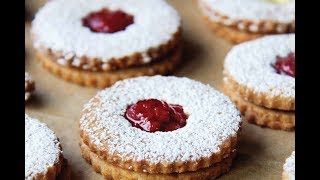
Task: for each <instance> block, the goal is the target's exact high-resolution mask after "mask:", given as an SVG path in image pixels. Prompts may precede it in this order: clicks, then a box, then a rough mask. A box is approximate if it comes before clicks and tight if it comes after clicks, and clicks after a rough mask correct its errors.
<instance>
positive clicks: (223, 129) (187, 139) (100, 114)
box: [80, 76, 241, 176]
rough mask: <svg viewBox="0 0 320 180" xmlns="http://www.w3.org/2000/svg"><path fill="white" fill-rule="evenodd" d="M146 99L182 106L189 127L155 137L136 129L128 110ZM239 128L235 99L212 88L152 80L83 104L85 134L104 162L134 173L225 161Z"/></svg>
mask: <svg viewBox="0 0 320 180" xmlns="http://www.w3.org/2000/svg"><path fill="white" fill-rule="evenodd" d="M199 94H200V96H199ZM145 99H157V100H162V101H165V102H167V103H168V104H169V103H170V104H174V105H175V106H178V105H179V106H181V107H183V109H184V110H185V112H186V113H187V114H188V119H187V123H186V125H185V126H184V127H182V128H179V129H176V130H174V131H169V132H161V131H156V132H152V133H151V132H146V131H144V130H141V129H139V128H136V127H133V126H132V124H131V123H130V122H129V121H128V120H127V119H126V117H124V114H125V113H126V111H127V110H126V109H127V108H128V107H129V106H130V105H132V104H135V103H137V102H138V101H141V100H145ZM138 103H139V102H138ZM147 113H148V112H147ZM240 126H241V117H240V113H239V111H238V110H237V109H236V107H235V106H234V105H233V103H232V102H231V101H230V99H229V98H227V97H226V96H224V95H223V94H221V93H219V92H218V91H216V90H214V89H213V88H211V87H210V86H209V85H204V84H201V83H199V82H196V81H194V80H190V79H188V78H178V77H172V76H170V77H164V76H152V77H138V78H131V79H127V80H123V81H119V82H117V83H115V84H114V85H113V86H112V87H110V88H107V89H105V90H103V91H101V92H99V93H98V94H97V95H96V96H95V97H94V98H92V99H91V100H90V101H89V102H88V103H87V104H86V105H85V106H84V109H83V111H82V114H81V118H80V136H81V138H82V141H83V144H84V145H86V147H88V148H89V149H90V151H91V152H93V153H95V154H97V155H98V156H99V159H100V160H101V161H103V162H105V163H109V164H112V165H113V166H115V167H118V168H122V169H127V170H130V171H134V172H140V173H152V174H170V173H184V172H189V171H197V170H199V169H203V168H206V167H209V166H211V165H213V164H215V163H219V162H222V160H223V159H224V158H227V157H229V156H230V155H231V154H232V152H234V151H235V150H236V147H237V141H238V136H239V134H240V129H241V128H240ZM132 142H135V143H132ZM93 166H95V165H94V164H93ZM97 166H98V165H97ZM104 175H105V174H104ZM105 176H106V175H105Z"/></svg>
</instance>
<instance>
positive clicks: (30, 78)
mask: <svg viewBox="0 0 320 180" xmlns="http://www.w3.org/2000/svg"><path fill="white" fill-rule="evenodd" d="M24 81H33V80H32V77H31V76H30V74H29V73H28V72H24Z"/></svg>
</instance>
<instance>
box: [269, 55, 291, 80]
mask: <svg viewBox="0 0 320 180" xmlns="http://www.w3.org/2000/svg"><path fill="white" fill-rule="evenodd" d="M276 58H277V61H276V63H275V64H273V65H272V66H273V67H274V68H275V69H276V71H277V73H278V74H286V75H289V76H291V77H295V76H296V71H295V67H296V66H295V62H296V61H295V56H294V53H293V52H291V53H289V54H288V56H286V57H280V56H277V57H276Z"/></svg>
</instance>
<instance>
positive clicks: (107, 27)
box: [82, 8, 134, 33]
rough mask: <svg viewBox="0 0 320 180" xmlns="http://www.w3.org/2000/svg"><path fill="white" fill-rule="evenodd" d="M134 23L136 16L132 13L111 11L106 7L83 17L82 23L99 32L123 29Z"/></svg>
mask: <svg viewBox="0 0 320 180" xmlns="http://www.w3.org/2000/svg"><path fill="white" fill-rule="evenodd" d="M133 23H134V17H133V16H132V15H130V14H127V13H125V12H123V11H121V10H117V11H111V10H109V9H106V8H103V9H101V10H99V11H95V12H91V13H89V14H88V15H87V16H85V17H84V18H82V25H83V26H85V27H88V28H89V29H90V30H91V31H92V32H97V33H115V32H118V31H123V30H125V29H126V28H127V27H128V26H129V25H131V24H133Z"/></svg>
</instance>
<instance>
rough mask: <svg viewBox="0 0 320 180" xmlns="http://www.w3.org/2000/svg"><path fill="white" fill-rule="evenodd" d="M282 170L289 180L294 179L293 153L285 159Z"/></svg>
mask: <svg viewBox="0 0 320 180" xmlns="http://www.w3.org/2000/svg"><path fill="white" fill-rule="evenodd" d="M283 170H284V171H285V172H286V173H287V174H288V176H289V180H294V179H295V151H293V152H292V154H291V155H290V157H288V159H286V162H285V164H284V165H283Z"/></svg>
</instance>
